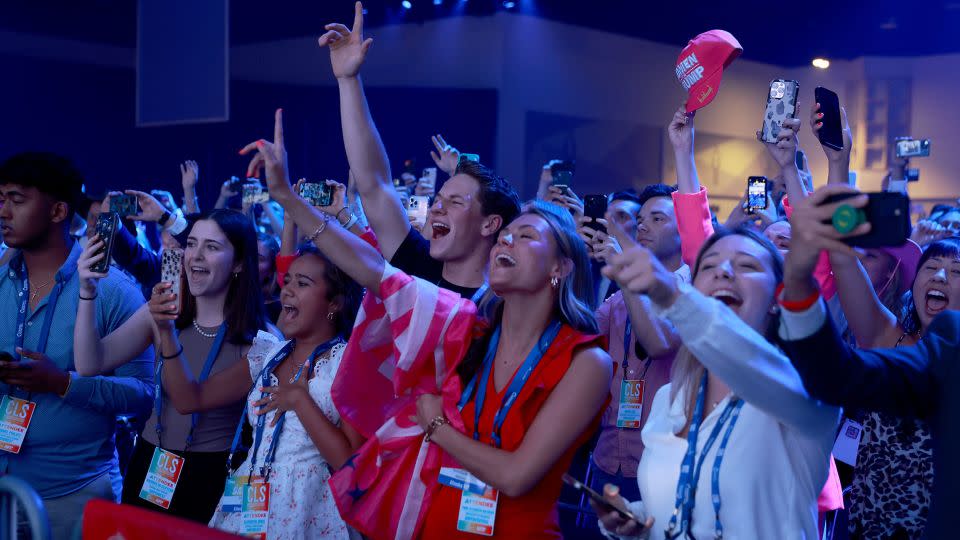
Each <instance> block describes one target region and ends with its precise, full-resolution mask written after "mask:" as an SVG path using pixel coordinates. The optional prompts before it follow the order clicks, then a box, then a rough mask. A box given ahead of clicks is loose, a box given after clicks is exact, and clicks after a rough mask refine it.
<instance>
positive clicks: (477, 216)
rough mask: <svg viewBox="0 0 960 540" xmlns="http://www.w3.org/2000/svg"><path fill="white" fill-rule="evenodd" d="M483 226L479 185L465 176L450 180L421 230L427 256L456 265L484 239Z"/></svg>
mask: <svg viewBox="0 0 960 540" xmlns="http://www.w3.org/2000/svg"><path fill="white" fill-rule="evenodd" d="M483 222H484V216H483V205H482V202H481V200H480V183H479V182H477V181H476V180H475V179H474V178H473V177H471V176H468V175H466V174H457V175H454V176H452V177H451V178H450V179H449V180H447V181H446V183H444V184H443V188H442V189H441V190H440V193H438V194H437V196H436V199H435V200H434V202H433V206H432V207H430V213H429V214H428V215H427V222H426V225H424V227H423V231H424V235H425V236H426V237H427V239H428V240H430V256H431V257H433V258H434V259H437V260H438V261H456V260H459V259H462V258H465V257H466V256H468V255H470V254H472V253H473V251H474V250H475V249H476V248H477V246H478V245H480V244H481V243H482V242H483V240H484V238H485V237H484V235H483V232H482V231H483Z"/></svg>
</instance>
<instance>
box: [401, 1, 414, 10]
mask: <svg viewBox="0 0 960 540" xmlns="http://www.w3.org/2000/svg"><path fill="white" fill-rule="evenodd" d="M400 5H401V6H403V9H410V8H412V7H413V4H411V3H410V0H403V2H400Z"/></svg>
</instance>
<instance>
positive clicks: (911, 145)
mask: <svg viewBox="0 0 960 540" xmlns="http://www.w3.org/2000/svg"><path fill="white" fill-rule="evenodd" d="M897 157H898V158H911V157H930V139H911V138H909V137H902V138H900V139H898V140H897Z"/></svg>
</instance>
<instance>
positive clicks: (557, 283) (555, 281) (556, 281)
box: [550, 276, 560, 289]
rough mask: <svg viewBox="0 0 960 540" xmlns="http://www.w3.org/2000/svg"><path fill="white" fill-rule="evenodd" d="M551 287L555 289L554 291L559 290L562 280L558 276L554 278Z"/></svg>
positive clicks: (551, 279) (551, 280)
mask: <svg viewBox="0 0 960 540" xmlns="http://www.w3.org/2000/svg"><path fill="white" fill-rule="evenodd" d="M550 286H551V287H553V288H554V289H559V288H560V278H558V277H557V276H553V277H552V278H550Z"/></svg>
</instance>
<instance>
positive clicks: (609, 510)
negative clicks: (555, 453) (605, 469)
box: [563, 473, 653, 536]
mask: <svg viewBox="0 0 960 540" xmlns="http://www.w3.org/2000/svg"><path fill="white" fill-rule="evenodd" d="M563 482H564V483H565V484H567V485H568V486H570V487H572V488H573V489H575V490H577V491H579V492H581V493H583V494H585V495H587V496H588V497H589V498H590V506H593V508H594V509H595V510H596V511H597V515H598V517H599V518H600V520H601V521H602V522H603V526H604V527H605V528H606V529H607V530H609V531H614V530H623V529H624V528H625V527H629V526H630V525H633V526H634V527H633V529H634V530H633V531H632V532H630V533H629V536H636V535H639V534H640V533H642V532H643V531H644V530H646V529H649V528H650V527H651V526H652V525H653V518H647V519H646V520H645V521H641V520H640V519H639V518H638V517H637V516H635V515H634V514H633V512H630V511H629V510H626V509H624V508H620V507H619V506H615V505H614V504H613V503H612V502H610V501H609V500H608V499H607V498H606V497H604V496H603V495H600V494H599V493H597V492H596V491H594V490H593V489H591V488H590V486H588V485H586V484H584V483H583V482H581V481H579V480H577V479H576V478H574V477H572V476H570V475H569V474H566V473H564V475H563ZM610 487H613V488H614V489H616V488H615V486H610V485H609V484H608V486H607V488H610ZM605 489H606V488H605ZM618 491H619V490H618ZM611 495H612V496H615V497H619V494H618V493H612V492H611ZM619 500H620V501H622V502H624V501H623V498H622V497H619Z"/></svg>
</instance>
